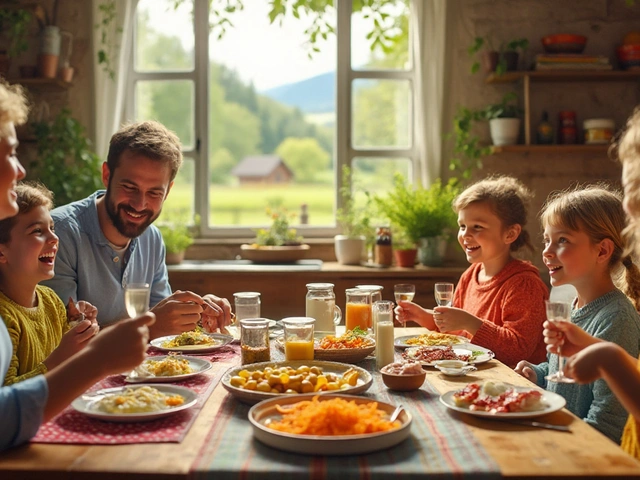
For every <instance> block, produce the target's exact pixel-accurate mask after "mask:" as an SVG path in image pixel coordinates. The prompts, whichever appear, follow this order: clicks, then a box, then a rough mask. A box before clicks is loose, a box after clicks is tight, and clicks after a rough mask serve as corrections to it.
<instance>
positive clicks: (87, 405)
mask: <svg viewBox="0 0 640 480" xmlns="http://www.w3.org/2000/svg"><path fill="white" fill-rule="evenodd" d="M144 386H148V387H153V388H155V389H156V390H159V391H160V392H162V393H164V394H166V395H176V394H179V395H182V396H183V397H184V403H183V404H182V405H178V406H177V407H170V408H167V409H166V410H160V411H158V412H145V413H128V414H124V413H120V414H118V413H106V412H101V411H99V410H96V408H95V402H96V401H98V400H100V399H101V398H103V397H104V396H105V395H108V394H111V393H119V392H122V391H123V390H124V389H125V388H140V387H144ZM197 402H198V396H197V395H196V392H194V391H193V390H190V389H188V388H186V387H179V386H177V385H157V384H156V385H147V384H138V385H135V386H133V385H132V386H127V387H115V388H105V389H104V390H99V391H98V392H93V393H87V394H84V395H81V396H79V397H78V398H76V399H75V400H74V401H73V402H71V406H72V407H73V408H74V409H76V410H77V411H78V412H80V413H84V414H85V415H87V416H89V417H92V418H97V419H100V420H107V421H109V422H148V421H151V420H156V419H158V418H162V417H166V416H168V415H173V414H174V413H176V412H180V411H181V410H186V409H187V408H191V407H193V406H194V405H195V404H196V403H197Z"/></svg>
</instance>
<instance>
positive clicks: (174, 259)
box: [165, 252, 184, 265]
mask: <svg viewBox="0 0 640 480" xmlns="http://www.w3.org/2000/svg"><path fill="white" fill-rule="evenodd" d="M183 260H184V252H172V253H169V252H167V253H166V255H165V263H166V264H167V265H178V264H180V263H182V261H183Z"/></svg>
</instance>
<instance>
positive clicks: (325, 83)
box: [260, 72, 336, 113]
mask: <svg viewBox="0 0 640 480" xmlns="http://www.w3.org/2000/svg"><path fill="white" fill-rule="evenodd" d="M260 94H261V95H264V96H265V97H269V98H272V99H273V100H276V101H277V102H280V103H284V104H285V105H290V106H292V107H298V108H299V109H300V110H301V111H302V112H303V113H326V112H334V111H335V108H336V98H335V96H336V73H335V72H329V73H323V74H322V75H317V76H315V77H311V78H307V79H306V80H302V81H300V82H295V83H288V84H286V85H281V86H279V87H275V88H271V89H269V90H266V91H264V92H260Z"/></svg>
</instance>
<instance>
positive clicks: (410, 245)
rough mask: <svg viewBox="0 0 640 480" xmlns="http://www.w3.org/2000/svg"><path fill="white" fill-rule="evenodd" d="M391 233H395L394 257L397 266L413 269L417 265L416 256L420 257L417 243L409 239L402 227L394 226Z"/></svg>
mask: <svg viewBox="0 0 640 480" xmlns="http://www.w3.org/2000/svg"><path fill="white" fill-rule="evenodd" d="M391 231H392V233H393V257H394V259H395V262H396V266H398V267H403V268H413V267H414V265H415V264H416V256H417V255H418V249H417V248H416V243H415V242H414V241H413V240H412V239H411V238H409V236H408V235H407V233H406V232H405V231H404V230H403V229H402V227H399V226H396V225H392V226H391Z"/></svg>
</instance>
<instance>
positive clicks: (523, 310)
mask: <svg viewBox="0 0 640 480" xmlns="http://www.w3.org/2000/svg"><path fill="white" fill-rule="evenodd" d="M481 268H482V264H481V263H476V264H473V265H471V266H470V267H469V268H468V269H467V270H466V271H465V272H464V273H463V274H462V276H461V277H460V281H459V282H458V286H457V287H456V292H455V295H454V299H453V306H454V307H458V308H462V309H463V310H465V311H467V312H469V313H471V314H472V315H475V316H476V317H478V318H480V319H481V320H483V322H484V323H483V324H482V326H481V327H480V329H479V330H478V331H477V332H476V334H475V335H474V336H473V337H471V343H474V344H476V345H480V346H482V347H485V348H488V349H490V350H493V352H494V353H495V354H496V358H497V359H498V360H500V361H501V362H503V363H505V364H506V365H508V366H510V367H512V368H513V367H515V366H516V364H517V363H518V362H519V361H520V360H527V361H529V362H531V363H534V364H538V363H541V362H544V361H545V360H546V358H547V354H546V349H545V344H544V340H543V336H542V330H543V329H542V324H543V322H544V321H545V319H546V311H545V305H544V301H545V300H546V299H548V298H549V289H548V288H547V286H546V285H545V284H544V282H543V281H542V279H541V278H540V273H539V272H538V269H537V268H536V267H534V266H533V265H532V264H531V263H530V262H524V261H522V260H515V259H514V260H511V261H510V262H509V263H507V264H506V265H505V266H504V268H503V269H502V270H501V271H500V272H499V273H498V274H497V275H496V276H494V277H493V278H491V279H490V280H489V281H487V282H484V283H479V282H478V274H479V272H480V269H481ZM467 336H469V335H468V334H467Z"/></svg>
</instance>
